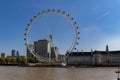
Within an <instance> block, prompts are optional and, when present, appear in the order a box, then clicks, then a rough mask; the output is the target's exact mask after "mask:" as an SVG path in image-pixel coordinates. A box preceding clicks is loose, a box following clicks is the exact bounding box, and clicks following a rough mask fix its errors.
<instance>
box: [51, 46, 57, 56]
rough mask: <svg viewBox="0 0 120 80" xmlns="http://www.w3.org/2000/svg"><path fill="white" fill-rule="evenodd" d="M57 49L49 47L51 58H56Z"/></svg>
mask: <svg viewBox="0 0 120 80" xmlns="http://www.w3.org/2000/svg"><path fill="white" fill-rule="evenodd" d="M58 56H59V49H58V47H51V58H58Z"/></svg>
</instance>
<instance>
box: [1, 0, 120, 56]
mask: <svg viewBox="0 0 120 80" xmlns="http://www.w3.org/2000/svg"><path fill="white" fill-rule="evenodd" d="M48 9H61V10H63V11H66V12H67V13H69V14H70V15H71V16H72V17H73V18H74V19H75V21H76V22H77V24H78V26H79V31H80V40H79V43H80V44H79V46H78V50H79V51H81V50H83V51H90V50H91V49H93V50H105V48H106V45H108V46H109V50H120V0H75V1H73V0H69V1H66V0H50V1H48V0H12V1H10V0H1V1H0V10H1V13H0V52H4V53H6V54H11V50H12V49H16V50H18V51H19V52H20V54H22V55H25V53H26V47H25V45H24V43H25V41H24V33H25V28H26V25H27V24H28V23H29V21H30V19H32V18H33V16H34V15H36V14H37V13H38V12H41V11H43V10H48ZM48 18H49V17H48ZM61 18H62V17H61ZM61 18H59V17H58V18H54V19H51V21H50V22H47V23H43V24H41V25H46V26H49V25H47V24H50V23H52V21H53V23H55V22H54V20H55V21H56V20H57V19H59V20H58V21H60V20H61V23H62V22H64V21H63V20H62V19H61ZM46 19H47V18H46ZM63 19H64V18H63ZM61 23H59V27H58V29H60V26H63V27H64V26H66V25H69V24H68V23H66V24H65V23H64V24H62V25H60V24H61ZM54 25H56V24H54ZM51 26H53V25H51ZM64 28H65V30H66V31H65V32H64V33H63V34H62V33H59V34H61V35H64V34H66V35H68V36H71V34H69V30H68V27H64ZM54 29H55V28H54ZM54 29H53V31H54ZM63 38H66V37H65V36H63ZM68 38H69V37H68ZM66 45H67V44H66Z"/></svg>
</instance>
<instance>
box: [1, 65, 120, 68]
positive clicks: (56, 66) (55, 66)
mask: <svg viewBox="0 0 120 80" xmlns="http://www.w3.org/2000/svg"><path fill="white" fill-rule="evenodd" d="M0 66H18V67H45V68H47V67H48V68H49V67H50V68H97V67H103V68H104V67H120V66H119V65H109V66H108V65H107V66H105V65H95V66H69V65H68V66H62V65H27V64H26V65H23V64H0Z"/></svg>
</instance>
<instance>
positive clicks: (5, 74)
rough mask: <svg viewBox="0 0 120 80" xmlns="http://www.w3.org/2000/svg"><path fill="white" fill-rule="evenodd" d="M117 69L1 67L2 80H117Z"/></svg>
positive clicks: (0, 79)
mask: <svg viewBox="0 0 120 80" xmlns="http://www.w3.org/2000/svg"><path fill="white" fill-rule="evenodd" d="M116 70H117V67H116V68H115V67H108V68H107V67H104V68H100V67H98V68H42V67H16V66H0V80H117V74H116V73H115V71H116Z"/></svg>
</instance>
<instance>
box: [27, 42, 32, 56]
mask: <svg viewBox="0 0 120 80" xmlns="http://www.w3.org/2000/svg"><path fill="white" fill-rule="evenodd" d="M29 47H30V49H31V50H32V51H34V45H32V44H29ZM30 57H34V56H33V54H31V53H30V51H29V49H28V47H27V58H30Z"/></svg>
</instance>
